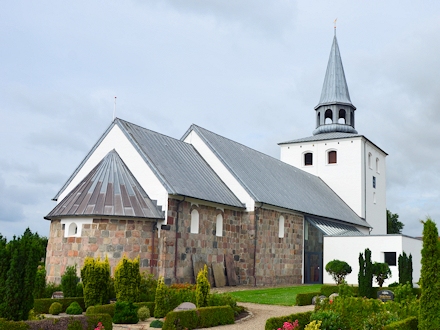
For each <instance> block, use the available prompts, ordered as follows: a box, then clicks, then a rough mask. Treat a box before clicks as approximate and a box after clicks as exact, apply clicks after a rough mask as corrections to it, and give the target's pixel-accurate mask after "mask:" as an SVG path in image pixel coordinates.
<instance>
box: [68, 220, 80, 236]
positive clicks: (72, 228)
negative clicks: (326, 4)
mask: <svg viewBox="0 0 440 330" xmlns="http://www.w3.org/2000/svg"><path fill="white" fill-rule="evenodd" d="M76 234H78V226H77V225H76V223H75V222H72V223H71V224H70V225H69V236H75V235H76Z"/></svg>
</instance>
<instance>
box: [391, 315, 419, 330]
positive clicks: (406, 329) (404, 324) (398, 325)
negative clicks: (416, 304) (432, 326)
mask: <svg viewBox="0 0 440 330" xmlns="http://www.w3.org/2000/svg"><path fill="white" fill-rule="evenodd" d="M418 326H419V322H418V319H417V317H416V316H412V317H408V318H406V319H404V320H401V321H397V322H393V323H390V324H387V325H386V326H384V327H383V328H382V329H383V330H414V329H418Z"/></svg>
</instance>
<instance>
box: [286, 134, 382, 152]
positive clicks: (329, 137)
mask: <svg viewBox="0 0 440 330" xmlns="http://www.w3.org/2000/svg"><path fill="white" fill-rule="evenodd" d="M357 137H361V138H364V139H365V140H367V141H368V142H370V143H371V144H372V145H374V146H375V147H376V148H377V149H379V150H380V151H382V152H383V153H384V154H385V155H388V154H387V153H386V152H385V151H384V150H383V149H381V148H379V147H378V146H377V145H376V144H375V143H373V142H372V141H371V140H369V139H367V138H366V137H365V136H364V135H362V134H352V133H341V132H331V133H321V134H317V135H313V136H308V137H305V138H300V139H295V140H290V141H286V142H280V143H278V145H283V144H291V143H302V142H314V141H326V140H337V139H352V138H357Z"/></svg>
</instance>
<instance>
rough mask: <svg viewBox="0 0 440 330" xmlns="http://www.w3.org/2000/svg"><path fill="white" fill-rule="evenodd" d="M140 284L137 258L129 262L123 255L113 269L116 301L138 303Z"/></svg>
mask: <svg viewBox="0 0 440 330" xmlns="http://www.w3.org/2000/svg"><path fill="white" fill-rule="evenodd" d="M140 283H141V274H140V272H139V258H136V259H134V260H130V259H127V257H126V256H125V255H124V256H123V257H122V259H121V260H120V261H119V263H118V265H117V266H116V269H115V293H116V299H117V300H118V301H131V302H136V301H138V300H139V285H140Z"/></svg>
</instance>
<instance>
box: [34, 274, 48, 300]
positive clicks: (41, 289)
mask: <svg viewBox="0 0 440 330" xmlns="http://www.w3.org/2000/svg"><path fill="white" fill-rule="evenodd" d="M45 291H46V269H45V268H44V266H38V270H37V274H36V275H35V283H34V291H33V295H34V299H41V298H44V297H45Z"/></svg>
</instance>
